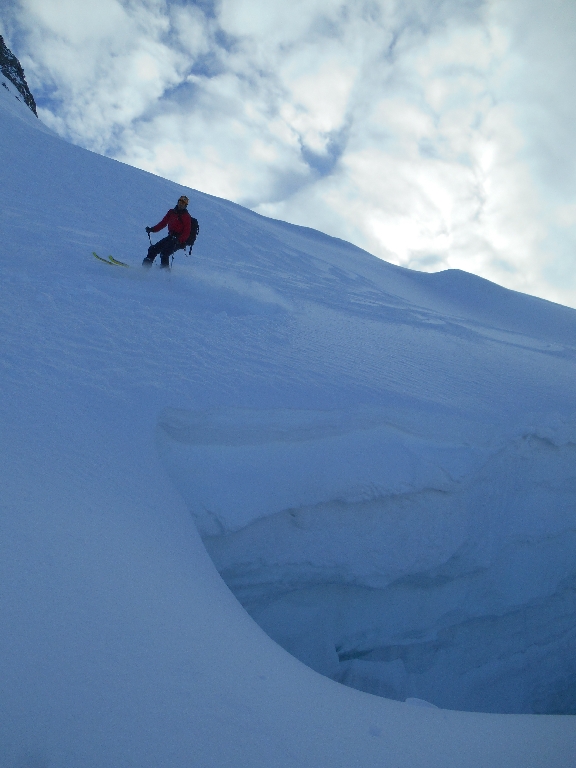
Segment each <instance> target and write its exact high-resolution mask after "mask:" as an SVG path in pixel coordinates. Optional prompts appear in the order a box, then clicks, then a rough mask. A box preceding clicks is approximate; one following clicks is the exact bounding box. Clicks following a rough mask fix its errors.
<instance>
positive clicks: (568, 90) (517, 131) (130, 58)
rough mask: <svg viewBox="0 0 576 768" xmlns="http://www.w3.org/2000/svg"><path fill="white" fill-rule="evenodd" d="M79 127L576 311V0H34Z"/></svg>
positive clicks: (27, 15)
mask: <svg viewBox="0 0 576 768" xmlns="http://www.w3.org/2000/svg"><path fill="white" fill-rule="evenodd" d="M15 8H16V11H15V13H14V15H13V17H12V19H11V20H12V22H13V23H14V24H15V26H14V29H15V34H16V38H17V39H18V41H19V48H18V49H17V51H16V52H17V54H18V55H20V57H21V58H22V61H23V64H24V66H25V69H26V72H27V74H28V75H29V79H30V80H31V83H32V87H33V91H34V92H35V95H37V96H38V101H39V103H40V107H41V109H40V113H41V115H42V117H43V119H44V120H45V121H46V122H48V123H49V124H50V125H51V126H52V127H54V128H56V129H57V130H58V131H60V132H61V133H62V134H63V135H65V136H67V137H69V138H71V139H72V140H74V141H76V142H77V143H80V144H83V145H84V146H87V147H89V148H91V149H95V150H97V151H100V152H104V153H106V154H109V155H111V156H114V157H117V158H118V159H121V160H124V161H126V162H129V163H132V164H134V165H137V166H139V167H142V168H145V169H147V170H151V171H153V172H155V173H158V174H161V175H164V176H167V177H169V178H172V179H174V180H176V181H179V182H182V183H185V184H188V185H190V186H193V187H196V188H198V189H202V190H204V191H207V192H210V193H212V194H217V195H222V196H224V197H228V198H230V199H233V200H236V201H238V202H241V203H243V204H247V205H249V206H251V207H253V208H255V209H256V210H258V211H260V212H263V213H267V214H269V215H273V216H278V217H281V218H285V219H287V220H289V221H293V222H296V223H303V224H306V225H309V226H314V227H317V228H320V229H323V230H324V231H327V232H329V233H332V234H335V235H337V236H340V237H345V238H346V239H350V240H352V241H353V242H356V243H357V244H358V245H361V246H363V247H365V248H367V249H368V250H370V251H372V252H373V253H375V254H377V255H379V256H382V257H383V258H387V259H389V260H391V261H394V262H395V263H399V264H404V265H408V266H412V267H416V268H421V269H434V270H437V269H442V268H446V267H458V268H461V269H467V270H470V271H474V272H476V273H478V274H481V275H483V276H485V277H488V278H489V279H493V280H496V281H498V282H500V283H502V284H504V285H507V286H509V287H513V288H517V289H520V290H525V291H528V292H531V293H535V294H537V295H542V296H546V297H549V298H552V299H556V300H560V301H563V302H565V303H569V304H572V305H574V306H576V278H575V277H573V272H574V269H573V267H574V253H576V213H575V211H576V195H575V193H574V190H575V189H576V165H575V162H574V149H575V142H574V139H573V138H572V135H573V125H574V123H575V119H576V96H574V95H573V94H572V77H573V76H572V72H573V71H574V67H575V65H576V53H575V52H574V50H573V39H574V35H575V32H576V5H574V3H573V0H550V2H548V3H545V4H544V3H541V2H540V0H526V1H525V0H523V1H522V2H520V0H469V1H467V0H404V2H400V1H399V0H352V1H351V2H346V0H341V1H339V0H294V1H293V2H292V3H283V2H280V1H279V0H277V1H276V2H273V1H272V0H220V2H218V3H216V2H214V3H212V2H211V0H202V1H201V2H200V0H199V2H197V3H194V2H186V1H185V0H166V1H164V0H124V1H123V2H121V1H120V0H99V2H95V0H88V1H87V2H84V3H77V2H75V0H18V2H16V5H15Z"/></svg>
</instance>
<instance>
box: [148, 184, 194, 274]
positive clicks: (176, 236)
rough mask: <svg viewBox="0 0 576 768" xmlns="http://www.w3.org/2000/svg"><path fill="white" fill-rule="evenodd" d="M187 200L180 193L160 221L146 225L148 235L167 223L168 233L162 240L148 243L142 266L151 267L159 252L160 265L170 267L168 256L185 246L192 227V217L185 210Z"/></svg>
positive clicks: (162, 227)
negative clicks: (149, 225)
mask: <svg viewBox="0 0 576 768" xmlns="http://www.w3.org/2000/svg"><path fill="white" fill-rule="evenodd" d="M188 202H189V201H188V198H187V197H186V195H182V196H181V197H180V198H179V199H178V204H177V205H176V207H175V208H170V210H169V211H168V213H167V214H166V216H164V218H163V219H162V221H160V222H158V224H156V225H155V226H154V227H146V232H147V233H148V236H150V232H160V230H161V229H164V227H165V226H166V225H168V235H167V236H166V237H164V238H162V240H158V242H157V243H154V245H150V248H148V255H147V256H146V257H145V259H144V261H143V262H142V266H143V267H151V266H152V264H153V263H154V259H155V258H156V256H158V254H160V266H161V267H162V268H164V269H170V256H171V255H172V254H173V253H174V252H175V251H178V250H180V249H181V248H185V247H186V241H187V240H188V238H189V237H190V230H191V227H192V217H191V216H190V214H189V213H188V211H187V210H186V209H187V206H188Z"/></svg>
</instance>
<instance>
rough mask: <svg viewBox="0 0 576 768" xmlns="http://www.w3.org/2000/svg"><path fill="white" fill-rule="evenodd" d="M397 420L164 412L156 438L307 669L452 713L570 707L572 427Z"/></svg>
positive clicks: (215, 551) (574, 544)
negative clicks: (501, 426)
mask: <svg viewBox="0 0 576 768" xmlns="http://www.w3.org/2000/svg"><path fill="white" fill-rule="evenodd" d="M389 418H391V416H390V414H389V413H387V412H386V411H385V410H381V411H378V410H375V409H357V410H353V411H333V412H315V411H310V412H303V411H276V412H266V411H260V410H258V411H248V410H245V411H242V410H220V411H215V412H214V411H213V412H209V413H204V414H200V413H192V414H187V413H185V412H181V411H167V412H165V413H164V415H163V417H162V418H161V420H160V424H159V433H158V434H159V440H160V445H161V451H162V453H163V455H164V457H165V460H166V466H167V467H168V468H169V472H170V474H171V475H172V477H173V478H174V480H175V482H176V484H177V486H178V487H179V488H180V490H181V492H182V494H183V496H184V498H185V499H186V500H187V502H188V504H189V506H190V509H191V510H192V512H193V514H194V516H195V519H196V521H197V524H198V528H199V530H200V532H201V534H202V535H203V537H204V542H205V544H206V546H207V549H208V551H209V552H210V554H211V556H212V558H213V560H214V562H215V564H216V565H217V567H218V569H219V571H220V573H221V574H222V576H223V578H224V579H225V581H226V582H227V584H228V585H229V586H230V587H231V589H232V590H233V592H234V593H235V594H236V596H237V597H238V598H239V600H240V601H241V602H242V604H243V605H244V606H245V607H246V609H247V610H248V612H249V613H250V614H251V615H252V616H253V617H254V618H255V620H256V621H257V622H258V623H259V624H260V626H262V627H263V628H264V629H265V630H266V631H267V632H268V634H270V635H271V637H273V638H274V639H276V640H277V641H278V642H279V643H280V644H281V645H282V646H283V647H285V648H286V649H287V650H289V651H290V652H291V653H293V654H294V655H295V656H296V657H297V658H299V659H301V660H302V661H304V662H305V663H306V664H308V665H310V666H311V667H312V668H313V669H316V670H317V671H319V672H321V673H323V674H326V675H329V676H330V677H332V678H333V679H335V680H339V681H341V682H344V683H346V684H348V685H351V686H353V687H357V688H360V689H362V690H366V691H368V692H370V693H376V694H380V695H382V696H388V697H392V698H395V699H401V700H404V699H406V698H407V697H409V696H415V697H418V698H422V699H426V700H428V701H430V702H433V703H434V704H436V705H438V706H441V707H447V708H452V709H469V710H480V711H489V712H534V713H538V712H540V713H542V712H548V713H571V714H573V713H575V712H576V687H575V684H576V655H575V650H576V619H575V616H576V589H575V587H576V528H575V507H576V504H575V500H576V499H575V493H576V483H575V473H576V470H575V466H576V463H575V459H576V425H574V424H573V423H570V422H568V423H562V422H561V421H557V423H556V425H555V426H552V425H550V424H548V425H547V426H545V427H544V426H540V427H538V426H537V422H535V423H534V424H533V425H532V426H526V427H524V428H522V427H517V428H516V429H510V431H509V432H508V433H506V430H503V431H501V433H500V434H499V435H498V434H497V433H496V432H495V429H496V428H495V427H494V431H493V430H490V431H491V433H492V434H491V437H490V439H488V438H487V437H484V439H482V437H483V436H482V432H483V431H485V426H486V425H485V424H484V425H481V424H476V425H474V424H472V423H469V424H468V425H467V430H466V431H464V430H463V424H462V423H461V422H460V423H459V424H458V425H455V424H450V417H449V415H447V414H445V415H444V416H443V418H442V419H438V423H436V424H434V425H433V424H430V423H429V424H422V425H420V428H419V429H418V426H417V425H414V424H413V425H411V427H410V428H408V427H407V426H406V424H402V423H401V421H402V420H401V419H396V424H391V423H389V422H388V423H387V419H389ZM535 418H536V417H535ZM458 433H460V434H458Z"/></svg>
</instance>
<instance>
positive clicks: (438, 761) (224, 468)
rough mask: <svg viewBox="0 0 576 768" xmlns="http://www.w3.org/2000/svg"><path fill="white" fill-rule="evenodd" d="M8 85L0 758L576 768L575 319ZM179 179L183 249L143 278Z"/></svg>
mask: <svg viewBox="0 0 576 768" xmlns="http://www.w3.org/2000/svg"><path fill="white" fill-rule="evenodd" d="M15 95H16V93H15V89H12V90H11V89H10V88H9V87H6V88H1V87H0V125H1V131H2V142H1V144H0V147H1V148H0V152H1V155H2V160H1V162H0V221H1V224H2V228H1V229H2V255H3V258H2V259H1V260H0V273H1V274H0V291H1V294H2V300H1V302H0V313H1V315H2V318H1V319H2V356H1V358H0V364H1V366H2V367H1V381H2V391H3V397H2V400H1V402H0V409H1V420H0V423H1V425H2V440H1V443H0V448H1V451H2V458H1V466H2V468H3V482H2V489H1V499H2V515H1V518H0V525H1V527H2V530H1V534H0V548H1V551H0V600H1V604H0V610H1V616H2V631H1V632H0V658H1V659H2V665H1V669H2V671H1V681H0V710H1V715H0V765H2V767H3V768H4V766H6V767H7V768H16V767H18V768H20V766H46V767H47V768H48V767H50V768H51V767H52V766H54V767H56V766H58V768H68V766H69V767H70V768H72V767H74V768H77V766H79V765H82V766H85V767H86V768H92V767H94V768H96V766H98V767H99V768H100V767H102V766H115V768H123V767H124V766H126V767H127V766H139V768H146V767H147V766H150V768H153V767H154V768H157V767H158V766H160V765H161V766H169V767H170V768H172V767H173V768H180V766H190V765H198V766H203V768H204V767H206V768H210V767H211V766H213V767H214V768H216V767H218V768H222V767H223V766H238V767H240V766H241V767H242V768H243V767H244V766H246V767H247V768H248V766H249V767H250V768H259V767H260V766H261V767H262V768H270V767H271V766H274V767H275V768H276V766H278V768H281V767H282V766H303V767H305V766H310V768H318V767H319V766H322V767H324V766H326V767H327V768H328V767H329V768H332V766H334V767H336V766H341V767H342V768H350V767H351V766H362V768H370V766H374V767H375V768H376V766H378V768H383V767H384V766H391V767H392V766H394V768H418V766H421V767H422V768H424V767H426V768H462V766H463V765H465V766H467V768H476V767H478V768H479V767H480V766H482V768H496V767H498V768H500V766H522V768H525V767H531V766H555V767H556V766H558V767H563V766H566V767H568V766H573V765H574V755H575V754H576V720H575V718H574V717H573V715H574V714H575V713H576V654H575V653H574V651H575V650H576V618H575V617H576V611H575V608H576V546H575V544H576V504H575V501H576V469H575V466H576V464H575V461H574V459H575V453H576V417H575V414H576V402H575V396H574V387H573V381H574V378H575V374H576V366H575V359H576V312H575V311H574V310H571V309H568V308H565V307H561V306H559V305H554V304H551V303H548V302H545V301H542V300H539V299H535V298H532V297H529V296H524V295H521V294H518V293H514V292H511V291H507V290H505V289H503V288H500V287H498V286H496V285H494V284H491V283H489V282H487V281H485V280H482V279H480V278H477V277H474V276H472V275H468V274H466V273H463V272H458V271H449V272H444V273H439V274H436V275H429V274H423V273H418V272H412V271H409V270H405V269H401V268H398V267H394V266H391V265H389V264H386V263H384V262H382V261H379V260H377V259H375V258H374V257H372V256H370V255H369V254H367V253H365V252H363V251H361V250H359V249H358V248H355V247H353V246H351V245H349V244H347V243H344V242H342V241H339V240H335V239H333V238H330V237H328V236H326V235H323V234H321V233H318V232H314V231H312V230H308V229H303V228H299V227H294V226H290V225H287V224H284V223H282V222H279V221H273V220H269V219H265V218H263V217H260V216H257V215H255V214H253V213H251V212H250V211H248V210H246V209H243V208H241V207H239V206H237V205H234V204H232V203H229V202H226V201H224V200H219V199H216V198H213V197H210V196H208V195H203V194H201V193H198V192H195V191H193V190H183V189H182V188H181V187H179V186H177V185H175V184H173V183H171V182H168V181H165V180H163V179H160V178H158V177H155V176H152V175H150V174H146V173H144V172H142V171H138V170H135V169H133V168H130V167H128V166H125V165H122V164H120V163H117V162H114V161H112V160H110V159H107V158H103V157H100V156H98V155H96V154H93V153H90V152H87V151H85V150H83V149H80V148H78V147H74V146H71V145H69V144H67V143H65V142H63V141H62V140H60V139H59V138H58V137H56V136H55V135H54V134H52V133H51V132H50V131H49V130H48V129H47V128H46V127H44V126H43V125H42V124H41V123H40V121H38V120H37V119H36V118H35V117H34V116H33V115H32V114H31V113H30V112H29V111H28V110H27V109H26V107H25V106H24V105H23V104H22V103H21V102H18V101H17V100H16V98H15ZM183 191H184V192H186V194H188V196H189V197H190V210H191V213H192V214H193V215H194V216H196V217H197V218H198V219H199V221H200V227H201V230H200V236H199V240H198V242H197V244H196V246H195V247H194V252H193V254H192V256H191V257H190V258H187V257H186V256H185V255H184V253H183V252H179V253H177V254H176V257H175V262H174V266H173V269H172V271H171V272H170V273H169V274H164V273H162V272H161V271H160V270H159V269H157V268H153V269H151V270H149V271H148V272H144V271H143V270H142V269H141V268H140V266H139V265H140V262H141V260H142V258H143V256H144V255H145V253H146V248H147V245H148V239H147V237H146V235H145V233H144V227H145V226H146V225H152V224H155V223H156V222H157V221H159V220H160V218H161V217H162V216H163V215H164V213H165V212H166V210H167V209H168V208H169V207H171V206H173V205H174V204H175V201H176V199H177V197H178V195H179V194H180V193H181V192H183ZM92 251H96V252H97V253H99V254H100V255H101V256H103V257H104V258H106V257H107V256H108V254H112V255H113V256H115V257H116V258H120V259H121V260H123V261H126V262H127V263H129V264H130V268H129V269H125V268H123V267H117V266H113V265H109V264H103V263H102V262H99V261H97V260H96V259H94V258H93V256H92V255H91V254H92ZM232 593H233V594H232ZM258 625H260V626H258ZM262 630H264V631H262ZM286 651H288V653H287V652H286ZM302 662H304V663H302ZM319 673H320V674H319ZM330 678H332V679H330ZM342 683H344V684H342ZM354 689H358V690H354ZM370 694H377V695H376V696H375V695H370ZM458 710H461V711H458ZM464 710H465V711H464Z"/></svg>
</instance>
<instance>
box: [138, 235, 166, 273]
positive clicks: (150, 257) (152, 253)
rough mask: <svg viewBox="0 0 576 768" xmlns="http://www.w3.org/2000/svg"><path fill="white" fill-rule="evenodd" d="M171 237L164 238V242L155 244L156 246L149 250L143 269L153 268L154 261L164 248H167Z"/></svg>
mask: <svg viewBox="0 0 576 768" xmlns="http://www.w3.org/2000/svg"><path fill="white" fill-rule="evenodd" d="M169 240H170V238H169V237H163V238H162V240H158V242H157V243H154V245H151V246H150V247H149V248H148V254H147V255H146V257H145V259H144V261H143V262H142V266H143V267H151V266H152V264H153V263H154V259H155V258H156V256H158V254H159V253H161V252H162V248H163V247H165V246H166V244H167V241H169Z"/></svg>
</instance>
